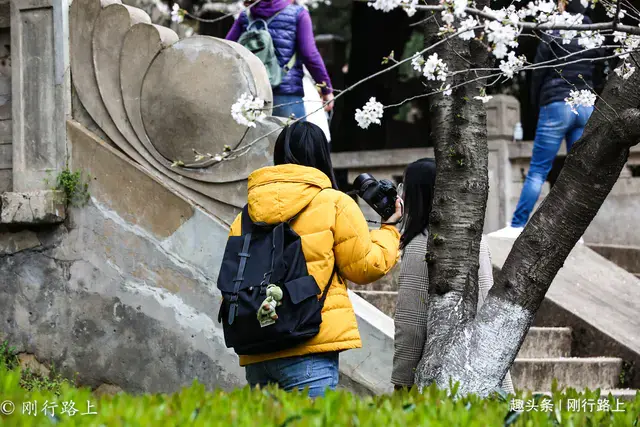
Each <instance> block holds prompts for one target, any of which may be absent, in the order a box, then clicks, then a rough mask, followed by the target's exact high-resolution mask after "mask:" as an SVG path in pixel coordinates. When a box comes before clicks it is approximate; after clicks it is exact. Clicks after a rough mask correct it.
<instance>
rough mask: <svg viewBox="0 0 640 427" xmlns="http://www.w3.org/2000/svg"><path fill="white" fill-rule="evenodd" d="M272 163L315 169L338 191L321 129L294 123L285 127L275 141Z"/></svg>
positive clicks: (311, 124)
mask: <svg viewBox="0 0 640 427" xmlns="http://www.w3.org/2000/svg"><path fill="white" fill-rule="evenodd" d="M273 163H274V164H275V165H285V164H294V165H301V166H309V167H312V168H316V169H318V170H320V171H322V172H324V173H325V175H327V176H328V177H329V180H330V181H331V186H332V187H333V188H334V189H336V190H337V189H338V185H337V184H336V177H335V175H334V173H333V166H332V165H331V153H330V152H329V143H328V142H327V137H326V136H325V135H324V132H323V131H322V129H320V128H319V127H318V126H316V125H314V124H313V123H309V122H295V123H293V124H292V125H290V126H287V127H285V128H284V130H283V131H282V132H281V133H280V135H279V136H278V139H277V140H276V147H275V149H274V151H273Z"/></svg>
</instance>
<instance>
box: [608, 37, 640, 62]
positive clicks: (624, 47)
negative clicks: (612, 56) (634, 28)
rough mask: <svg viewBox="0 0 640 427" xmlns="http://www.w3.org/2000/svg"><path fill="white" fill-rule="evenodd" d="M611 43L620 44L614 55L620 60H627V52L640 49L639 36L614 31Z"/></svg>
mask: <svg viewBox="0 0 640 427" xmlns="http://www.w3.org/2000/svg"><path fill="white" fill-rule="evenodd" d="M613 42H614V43H619V44H620V47H619V48H616V54H619V55H620V58H622V59H627V58H628V57H629V52H631V51H633V50H635V49H638V47H640V36H637V35H635V34H627V33H623V32H620V31H614V33H613Z"/></svg>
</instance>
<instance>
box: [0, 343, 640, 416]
mask: <svg viewBox="0 0 640 427" xmlns="http://www.w3.org/2000/svg"><path fill="white" fill-rule="evenodd" d="M41 384H44V385H43V386H42V387H40V385H41ZM598 398H599V393H598V392H597V391H593V392H585V393H583V394H579V393H577V392H576V391H574V390H568V391H566V392H565V393H560V391H555V392H554V395H553V398H552V399H551V401H552V403H553V404H554V408H553V409H552V410H551V411H550V412H543V411H541V410H540V407H538V408H539V409H538V411H532V410H531V411H527V410H525V411H524V412H515V411H510V403H509V402H508V401H507V400H506V399H505V398H504V397H500V396H496V397H495V398H491V399H479V398H477V397H475V396H470V397H465V398H460V399H455V400H454V399H451V398H449V397H447V395H446V393H445V392H443V391H441V390H437V389H436V388H429V389H428V390H426V391H425V393H423V394H420V393H418V391H417V390H411V391H405V392H399V393H395V394H393V395H389V396H378V397H359V396H356V395H353V394H351V393H348V392H345V391H337V392H329V393H328V394H327V396H326V397H325V398H320V399H316V400H315V401H312V400H310V399H308V398H307V397H306V396H305V395H304V394H303V393H297V392H296V393H286V392H283V391H281V390H278V389H276V388H266V389H262V390H251V389H249V388H243V389H238V390H235V391H233V392H224V391H221V390H215V391H207V390H206V389H205V387H204V386H203V385H202V384H199V383H197V382H195V381H194V383H193V384H192V385H191V386H190V387H186V388H184V389H182V390H181V391H179V392H177V393H175V394H172V395H165V394H145V395H138V396H133V395H129V394H119V395H116V396H103V397H101V398H97V397H95V396H94V395H93V394H92V392H91V390H89V389H87V388H77V387H74V386H73V385H72V383H71V382H69V381H66V380H63V379H61V378H59V377H57V378H49V379H45V380H43V382H33V381H31V382H25V380H24V372H21V371H20V368H19V365H18V364H17V359H16V358H15V354H14V352H12V351H10V349H8V348H7V346H6V345H4V347H2V346H0V412H2V410H3V409H4V410H5V412H8V410H9V409H11V407H12V406H11V405H7V404H5V406H4V407H3V406H2V405H3V402H12V404H13V407H15V412H14V413H13V414H11V415H2V414H0V425H3V426H4V425H7V426H27V427H28V426H48V425H58V426H109V427H111V426H162V427H170V426H225V427H231V426H234V427H235V426H385V427H386V426H434V427H435V426H442V427H452V426H470V427H487V426H508V425H511V426H532V427H533V426H536V427H537V426H576V427H577V426H620V427H633V426H638V423H639V421H638V418H639V416H640V415H639V414H640V395H638V396H637V397H636V399H635V402H625V404H624V405H623V406H622V407H621V409H622V410H623V411H622V412H613V411H612V410H606V411H604V410H601V411H598V410H597V409H598V408H597V407H596V406H594V408H593V410H588V411H587V412H582V411H580V412H576V411H569V410H567V400H568V399H592V401H593V402H594V403H595V402H597V400H598ZM507 399H510V398H507ZM519 399H522V400H523V402H527V401H529V405H527V404H526V403H525V404H524V406H525V409H526V406H531V403H533V402H537V404H538V405H540V404H541V402H542V399H543V397H542V396H531V395H526V396H519ZM560 401H562V406H561V407H560V406H559V403H560ZM587 401H588V400H587ZM26 402H37V404H38V415H37V416H33V415H31V416H29V415H27V414H26V413H22V412H23V408H25V409H28V408H27V406H26V405H24V404H25V403H26ZM45 402H48V404H49V405H51V404H55V405H57V406H56V407H55V408H53V413H54V414H55V415H53V416H52V415H51V409H50V410H49V411H48V415H44V414H42V412H41V410H42V408H43V405H44V404H45ZM69 402H73V404H74V405H73V406H74V409H75V410H77V411H79V412H77V413H75V414H74V415H73V416H72V415H70V414H69V413H65V414H62V413H61V411H62V409H63V406H64V407H65V408H67V409H68V408H69V405H70V403H69ZM608 402H609V405H612V409H616V406H615V405H616V402H615V399H613V398H610V399H609V401H608ZM600 409H602V408H600ZM88 411H89V412H95V413H96V414H93V415H83V414H84V413H86V412H88Z"/></svg>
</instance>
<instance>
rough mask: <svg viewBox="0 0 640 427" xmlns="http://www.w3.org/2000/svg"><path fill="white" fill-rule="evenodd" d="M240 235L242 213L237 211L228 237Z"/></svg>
mask: <svg viewBox="0 0 640 427" xmlns="http://www.w3.org/2000/svg"><path fill="white" fill-rule="evenodd" d="M240 235H242V213H239V214H238V216H237V217H236V219H235V220H233V224H231V230H229V237H232V236H240Z"/></svg>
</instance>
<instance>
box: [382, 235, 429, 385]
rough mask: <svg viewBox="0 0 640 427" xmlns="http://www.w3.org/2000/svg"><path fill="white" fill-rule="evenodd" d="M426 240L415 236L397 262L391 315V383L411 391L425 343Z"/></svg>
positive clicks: (427, 290)
mask: <svg viewBox="0 0 640 427" xmlns="http://www.w3.org/2000/svg"><path fill="white" fill-rule="evenodd" d="M427 242H428V237H427V236H426V235H422V234H420V235H418V236H416V237H415V238H414V239H413V240H412V241H411V242H410V243H409V244H408V245H407V246H406V247H405V248H404V251H403V254H402V258H401V261H400V277H399V279H398V303H397V306H396V313H395V319H394V321H395V340H394V347H395V351H394V353H393V369H392V373H391V382H392V383H393V384H394V385H400V386H407V387H411V386H412V385H413V380H414V376H415V370H416V367H417V366H418V363H419V362H420V358H421V357H422V350H423V348H424V345H425V341H426V339H427V297H428V294H429V275H428V270H427V262H426V254H427Z"/></svg>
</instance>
